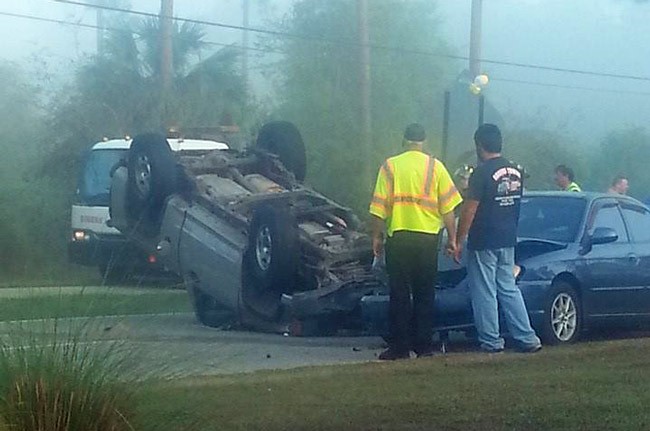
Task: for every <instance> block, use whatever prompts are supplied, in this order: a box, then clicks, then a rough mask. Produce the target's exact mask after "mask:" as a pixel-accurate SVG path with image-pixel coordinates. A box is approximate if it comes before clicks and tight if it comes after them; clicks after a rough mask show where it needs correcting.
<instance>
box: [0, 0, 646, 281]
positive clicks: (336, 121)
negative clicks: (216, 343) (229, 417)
mask: <svg viewBox="0 0 650 431" xmlns="http://www.w3.org/2000/svg"><path fill="white" fill-rule="evenodd" d="M371 5H372V7H371V8H370V10H369V16H368V21H369V27H370V28H371V32H370V38H371V43H372V44H373V45H376V46H407V47H409V48H410V49H409V50H405V51H404V52H401V51H398V50H381V49H374V50H373V52H372V56H371V64H370V68H371V71H372V73H371V82H370V89H371V96H372V97H371V102H372V103H371V107H370V109H371V114H372V116H371V118H372V123H373V128H372V136H371V145H372V151H371V154H370V156H369V157H364V155H363V154H364V153H363V152H362V151H361V146H360V140H361V134H362V130H361V118H360V106H359V100H360V97H359V73H358V71H359V63H358V62H359V59H358V49H359V48H358V46H355V45H354V44H348V43H339V44H336V43H329V42H327V40H342V41H353V40H355V38H356V36H357V23H356V11H355V5H354V2H351V1H348V0H331V1H327V2H323V1H321V0H300V1H297V2H296V3H295V5H294V7H293V9H292V10H291V12H290V13H289V14H288V15H287V16H285V17H284V19H283V20H282V22H280V23H278V28H282V29H283V31H286V32H287V33H293V34H300V35H305V36H309V35H313V36H318V37H317V38H308V37H305V38H286V37H271V36H268V37H267V38H266V39H263V40H260V41H259V42H258V45H259V46H257V47H256V49H258V50H260V49H261V50H265V49H268V50H269V52H270V51H273V52H274V53H276V54H274V55H273V57H272V60H270V61H266V62H264V63H262V64H261V65H260V67H262V68H264V70H263V76H264V77H265V78H266V79H267V82H268V83H271V84H272V85H271V87H272V90H271V91H270V94H271V96H267V97H266V98H262V97H261V96H259V95H256V94H252V92H251V91H250V87H249V86H248V85H247V83H246V82H245V80H244V73H243V71H242V68H241V61H240V60H241V58H240V56H241V54H242V51H241V50H240V49H238V48H237V47H225V48H223V49H219V50H214V48H213V47H211V46H209V45H207V43H206V38H205V31H204V29H203V28H201V27H200V26H197V25H192V24H181V25H176V27H175V29H174V38H173V40H174V59H175V62H174V83H173V85H172V89H171V91H170V92H169V93H167V94H163V93H162V92H160V91H159V88H160V82H159V81H160V74H159V69H158V64H159V61H158V58H159V55H160V47H159V46H158V41H159V38H158V37H157V35H158V31H159V28H158V26H159V23H158V21H157V20H152V19H147V20H143V21H135V22H130V23H122V24H120V25H121V27H122V28H123V30H124V31H119V32H111V33H108V34H107V35H106V39H105V43H104V44H103V45H104V50H103V52H102V53H101V55H94V56H90V57H87V58H84V59H82V61H81V62H80V64H79V66H78V67H77V68H76V70H74V75H73V78H72V80H71V82H70V83H68V84H66V85H64V86H62V87H60V88H56V89H49V91H48V92H47V94H44V89H43V86H42V85H40V83H39V82H34V81H31V80H30V78H29V77H28V76H26V74H25V73H24V70H21V67H20V66H17V65H15V64H8V63H2V64H0V96H1V97H0V114H2V115H0V125H1V126H2V130H3V139H2V140H0V148H1V150H2V154H3V156H2V157H1V158H0V164H1V167H0V168H1V169H0V179H1V182H0V184H1V185H0V203H1V205H0V241H1V243H2V244H3V247H1V248H0V275H2V276H3V277H5V278H8V277H26V276H30V275H33V274H36V273H39V274H42V275H43V276H46V277H52V278H56V277H58V276H59V275H60V274H61V272H65V271H67V270H68V267H67V266H66V265H67V264H66V262H65V244H66V240H67V237H68V235H69V232H68V226H69V216H70V215H69V211H70V204H71V201H72V198H73V194H74V190H75V181H76V172H77V171H78V169H79V163H80V159H81V155H82V153H83V151H84V150H85V149H88V148H89V146H90V145H91V144H92V143H94V142H97V141H98V140H100V139H101V138H102V137H103V136H108V137H122V136H124V135H126V134H130V135H134V134H136V133H139V132H144V131H151V130H160V129H161V127H163V126H169V125H177V126H182V127H188V128H190V127H197V126H214V125H217V124H220V123H221V122H223V121H224V118H227V119H228V121H232V122H234V123H236V124H238V125H240V127H241V128H242V129H243V130H244V131H245V133H246V134H247V133H248V131H252V132H254V130H255V129H256V127H258V126H259V125H260V124H261V123H262V122H264V121H266V120H270V119H285V120H289V121H292V122H294V123H296V124H297V125H298V127H299V129H300V130H301V132H302V134H303V137H304V140H305V143H306V146H307V151H308V154H307V156H308V169H307V172H308V174H307V175H308V176H307V182H308V183H309V184H311V185H313V186H315V187H316V188H317V189H319V190H320V191H322V192H323V193H325V194H326V195H329V196H331V197H332V198H334V199H336V200H339V201H341V202H342V203H343V204H346V205H349V206H351V207H352V208H353V209H355V210H356V211H357V212H358V213H359V214H360V215H362V216H363V215H365V212H366V211H367V203H368V199H369V193H370V190H371V188H372V181H373V179H372V178H366V177H364V176H363V175H362V174H360V172H362V171H363V170H362V169H361V167H363V166H367V165H368V164H369V165H370V167H371V169H370V170H371V171H374V170H375V169H376V168H377V167H378V166H379V164H380V163H381V161H382V160H383V159H384V158H386V157H388V156H390V155H393V154H395V153H397V152H399V151H400V143H401V134H402V130H403V128H404V126H405V125H406V124H407V123H410V122H413V121H419V122H421V123H423V124H424V125H425V127H426V128H427V130H428V131H429V136H430V139H429V145H430V146H429V150H430V151H431V152H432V153H433V154H434V155H437V154H440V150H441V148H440V139H441V118H442V108H443V107H442V103H441V100H442V97H441V96H442V94H443V92H444V90H445V89H446V88H448V87H449V86H450V85H452V84H453V83H454V82H455V79H456V77H457V73H455V72H454V71H455V70H458V69H459V66H460V65H459V64H458V63H455V62H453V61H451V60H448V59H445V58H444V57H440V56H431V55H422V54H418V52H419V51H436V52H440V53H443V54H444V53H453V51H452V50H451V48H449V47H448V46H447V44H446V42H445V39H444V37H443V35H442V34H440V25H439V22H440V21H439V16H438V14H437V11H436V8H435V3H434V2H431V1H428V0H414V1H410V2H402V1H399V0H386V1H382V2H377V3H374V2H372V3H371ZM113 27H115V25H114V26H113ZM319 39H320V40H319ZM277 52H280V53H281V54H279V55H278V54H277ZM170 122H172V123H174V124H170ZM504 136H505V139H506V145H507V147H506V148H507V155H508V156H509V157H510V158H512V159H514V160H516V161H517V162H518V163H520V164H522V165H524V166H525V167H526V168H527V170H528V172H529V173H530V178H529V180H528V188H531V189H553V188H554V187H555V186H554V184H553V182H552V173H553V168H554V167H555V166H556V165H558V164H561V163H563V164H569V165H572V166H573V167H574V169H575V171H576V173H577V176H578V178H579V180H580V181H581V184H582V185H583V186H584V188H586V189H591V190H605V189H606V188H607V186H608V182H609V181H610V180H611V178H613V177H614V176H615V175H617V174H619V173H624V174H626V175H627V176H628V177H629V179H630V183H631V193H632V194H633V195H634V196H636V197H638V198H646V196H647V195H650V170H648V169H645V167H644V163H645V160H648V159H650V157H649V156H650V133H649V132H648V131H647V130H646V129H643V128H634V127H629V128H622V129H620V130H613V131H611V132H610V133H609V134H607V135H606V136H604V137H603V138H602V140H601V142H600V143H599V144H597V145H594V144H590V145H585V144H584V143H581V142H580V141H579V140H577V139H576V138H575V137H572V136H571V134H570V132H568V131H558V130H552V129H551V128H548V129H544V128H541V127H535V128H527V127H521V126H518V125H512V124H510V125H509V124H508V122H507V119H506V122H505V130H504ZM467 145H468V147H469V148H471V146H472V143H468V144H467ZM448 167H449V169H450V170H452V171H453V170H454V169H455V168H456V166H451V165H450V166H448Z"/></svg>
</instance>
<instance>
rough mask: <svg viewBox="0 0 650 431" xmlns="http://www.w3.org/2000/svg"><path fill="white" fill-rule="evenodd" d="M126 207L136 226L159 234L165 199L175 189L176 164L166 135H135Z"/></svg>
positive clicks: (130, 156) (145, 233)
mask: <svg viewBox="0 0 650 431" xmlns="http://www.w3.org/2000/svg"><path fill="white" fill-rule="evenodd" d="M127 166H128V181H127V210H128V217H129V219H130V224H131V226H132V227H133V229H134V230H135V231H137V232H139V233H140V234H142V235H144V236H145V237H154V236H155V235H157V234H158V231H159V228H160V221H161V218H162V209H163V205H164V202H165V199H166V198H167V197H168V196H169V195H170V194H172V193H174V192H175V191H176V183H177V177H178V174H177V170H178V168H177V165H176V161H175V159H174V154H173V153H172V150H171V148H170V147H169V144H168V143H167V140H166V139H165V137H164V136H162V135H159V134H155V133H149V134H144V135H138V136H136V137H135V138H134V139H133V143H132V144H131V149H130V150H129V155H128V159H127Z"/></svg>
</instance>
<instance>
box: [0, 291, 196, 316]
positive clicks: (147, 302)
mask: <svg viewBox="0 0 650 431" xmlns="http://www.w3.org/2000/svg"><path fill="white" fill-rule="evenodd" d="M53 289H55V288H53ZM189 311H191V307H190V303H189V300H188V297H187V294H186V293H185V292H184V291H182V290H160V291H158V292H149V293H138V294H132V293H115V292H111V291H110V290H107V291H106V292H104V293H101V292H99V293H98V292H94V293H67V294H57V293H56V292H54V294H33V295H32V294H28V295H25V296H21V297H6V298H0V321H12V320H30V319H47V318H66V317H95V316H111V315H133V314H156V313H180V312H189Z"/></svg>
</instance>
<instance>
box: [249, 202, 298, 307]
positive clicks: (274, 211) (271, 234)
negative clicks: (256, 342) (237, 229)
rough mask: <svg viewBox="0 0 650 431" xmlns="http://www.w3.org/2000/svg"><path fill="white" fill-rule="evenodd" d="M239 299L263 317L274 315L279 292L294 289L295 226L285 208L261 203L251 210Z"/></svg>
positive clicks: (278, 305)
mask: <svg viewBox="0 0 650 431" xmlns="http://www.w3.org/2000/svg"><path fill="white" fill-rule="evenodd" d="M248 234H249V239H248V249H247V251H246V253H245V255H244V268H243V270H244V273H245V277H246V282H245V289H244V292H243V293H244V294H243V300H244V302H245V304H246V305H247V306H249V307H250V308H252V309H253V310H255V311H256V312H257V313H259V314H262V315H264V316H266V317H267V318H276V317H278V312H279V311H280V299H281V296H282V294H283V293H292V292H293V291H294V289H295V284H296V274H297V268H298V260H299V259H298V230H297V227H296V225H295V219H294V217H293V216H292V215H291V213H290V211H289V210H288V209H284V208H275V207H272V206H268V205H267V206H261V207H259V208H258V209H256V210H255V211H254V212H253V217H252V219H251V223H250V227H249V231H248Z"/></svg>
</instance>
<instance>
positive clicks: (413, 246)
mask: <svg viewBox="0 0 650 431" xmlns="http://www.w3.org/2000/svg"><path fill="white" fill-rule="evenodd" d="M386 271H387V272H388V284H389V286H390V306H389V330H390V334H389V344H390V348H391V349H394V350H395V351H397V352H406V351H408V350H411V349H413V350H415V351H416V352H420V353H422V352H427V351H429V350H431V348H432V340H431V334H432V327H433V301H434V295H435V290H434V284H435V281H436V273H437V271H438V235H431V234H424V233H418V232H408V231H400V232H395V233H394V234H393V236H392V237H390V238H388V239H387V240H386Z"/></svg>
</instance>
